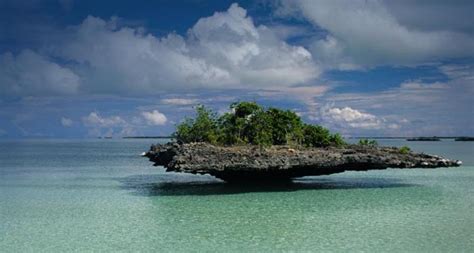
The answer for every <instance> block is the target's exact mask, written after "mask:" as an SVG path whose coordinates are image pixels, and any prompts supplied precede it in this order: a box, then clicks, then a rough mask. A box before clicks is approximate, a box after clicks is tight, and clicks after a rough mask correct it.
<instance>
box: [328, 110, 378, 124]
mask: <svg viewBox="0 0 474 253" xmlns="http://www.w3.org/2000/svg"><path fill="white" fill-rule="evenodd" d="M321 114H322V118H323V122H327V123H330V124H336V125H338V126H350V127H353V128H363V129H379V128H381V127H382V126H383V121H382V120H380V119H379V118H377V117H376V116H375V115H372V114H370V113H364V112H360V111H358V110H356V109H353V108H350V107H344V108H327V109H326V108H325V109H323V111H322V113H321Z"/></svg>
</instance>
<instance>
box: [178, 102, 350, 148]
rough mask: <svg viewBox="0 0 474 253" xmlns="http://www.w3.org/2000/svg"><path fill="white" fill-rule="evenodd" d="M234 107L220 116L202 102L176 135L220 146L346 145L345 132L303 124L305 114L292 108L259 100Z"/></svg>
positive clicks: (190, 140) (183, 139)
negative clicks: (261, 102)
mask: <svg viewBox="0 0 474 253" xmlns="http://www.w3.org/2000/svg"><path fill="white" fill-rule="evenodd" d="M230 109H231V112H227V113H224V114H223V115H221V116H218V115H217V114H216V113H215V112H213V111H212V110H210V109H207V108H206V107H204V106H202V105H199V106H197V107H196V117H195V118H186V119H185V120H184V121H183V122H182V123H181V124H178V125H177V127H176V132H175V133H174V134H173V136H174V137H175V138H176V139H177V141H179V142H183V143H190V142H208V143H212V144H216V145H238V144H252V145H259V146H271V145H298V146H300V145H304V146H306V147H327V146H338V147H339V146H343V145H345V142H344V140H343V138H342V137H341V135H339V134H331V133H330V131H329V130H328V129H326V128H324V127H322V126H319V125H311V124H306V123H303V121H302V120H301V117H299V116H298V115H297V114H296V113H295V112H293V111H290V110H282V109H278V108H274V107H270V108H264V107H262V106H260V105H258V104H257V103H255V102H238V103H233V104H231V105H230Z"/></svg>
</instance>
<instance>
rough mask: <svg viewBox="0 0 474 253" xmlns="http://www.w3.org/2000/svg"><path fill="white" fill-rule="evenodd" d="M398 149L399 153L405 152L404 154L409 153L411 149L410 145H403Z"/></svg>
mask: <svg viewBox="0 0 474 253" xmlns="http://www.w3.org/2000/svg"><path fill="white" fill-rule="evenodd" d="M398 150H399V151H400V153H401V154H405V155H406V154H408V153H410V151H411V149H410V147H408V146H403V147H401V148H399V149H398Z"/></svg>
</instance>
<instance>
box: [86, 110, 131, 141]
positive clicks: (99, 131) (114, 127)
mask: <svg viewBox="0 0 474 253" xmlns="http://www.w3.org/2000/svg"><path fill="white" fill-rule="evenodd" d="M82 123H83V124H84V126H86V127H87V128H88V130H89V131H88V135H89V136H94V137H96V136H107V137H112V136H127V135H133V134H135V128H134V126H132V125H131V124H130V123H128V122H127V121H126V120H124V119H123V118H122V117H120V116H117V115H112V116H109V117H103V116H101V115H100V114H99V113H98V112H91V113H89V115H87V116H85V117H83V118H82Z"/></svg>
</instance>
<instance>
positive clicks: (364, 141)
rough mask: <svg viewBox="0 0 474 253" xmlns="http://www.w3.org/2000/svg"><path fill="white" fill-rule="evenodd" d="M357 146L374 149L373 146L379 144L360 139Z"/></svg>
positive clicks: (374, 141)
mask: <svg viewBox="0 0 474 253" xmlns="http://www.w3.org/2000/svg"><path fill="white" fill-rule="evenodd" d="M359 145H361V146H370V147H375V146H378V145H379V144H378V143H377V141H376V140H369V139H360V140H359Z"/></svg>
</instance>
